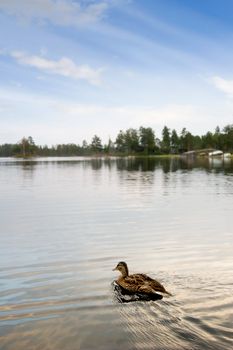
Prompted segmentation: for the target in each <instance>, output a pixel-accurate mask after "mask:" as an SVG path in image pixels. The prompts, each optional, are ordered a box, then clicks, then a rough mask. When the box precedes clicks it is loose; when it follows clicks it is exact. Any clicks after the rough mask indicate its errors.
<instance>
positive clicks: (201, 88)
mask: <svg viewBox="0 0 233 350" xmlns="http://www.w3.org/2000/svg"><path fill="white" fill-rule="evenodd" d="M232 13H233V2H232V1H231V0H221V1H219V0H195V1H194V0H99V1H97V0H96V1H94V0H86V1H84V0H73V1H71V0H34V1H29V0H0V144H1V143H5V142H17V141H18V140H20V139H21V138H22V137H23V136H29V135H31V136H33V138H34V139H35V142H36V143H37V144H49V145H51V144H57V143H68V142H74V143H82V140H83V139H86V140H87V141H90V140H91V138H92V136H93V135H94V134H97V135H99V136H100V137H101V138H102V140H103V142H105V141H107V139H108V137H109V136H110V137H111V138H113V139H114V138H115V136H116V134H117V133H118V131H119V130H120V129H123V130H124V129H126V128H129V127H133V128H138V127H139V126H141V125H143V126H150V127H152V128H154V130H155V133H156V136H157V137H160V134H161V129H162V127H163V126H164V125H167V126H169V127H170V128H175V129H177V131H178V132H179V131H180V130H181V128H182V127H187V129H188V130H190V131H191V132H193V133H198V134H202V133H205V132H206V131H207V130H212V131H213V130H214V129H215V127H216V126H217V125H219V126H220V127H223V126H225V125H226V124H229V123H233V65H232V62H233V21H232Z"/></svg>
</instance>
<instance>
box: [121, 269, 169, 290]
mask: <svg viewBox="0 0 233 350" xmlns="http://www.w3.org/2000/svg"><path fill="white" fill-rule="evenodd" d="M117 282H118V284H119V285H120V286H121V287H122V288H124V289H126V290H128V291H129V292H132V293H135V292H141V293H155V292H161V293H166V294H169V295H171V294H170V293H169V292H167V291H166V289H165V288H164V286H163V285H162V284H161V283H160V282H158V281H156V280H154V279H153V278H151V277H149V276H147V275H145V274H142V273H138V274H134V275H129V276H127V277H124V278H120V279H119V280H118V281H117Z"/></svg>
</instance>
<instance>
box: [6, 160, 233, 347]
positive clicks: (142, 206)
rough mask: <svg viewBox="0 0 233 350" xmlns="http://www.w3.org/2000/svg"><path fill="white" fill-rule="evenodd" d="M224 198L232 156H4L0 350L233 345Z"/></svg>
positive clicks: (232, 241)
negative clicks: (119, 287) (141, 284)
mask: <svg viewBox="0 0 233 350" xmlns="http://www.w3.org/2000/svg"><path fill="white" fill-rule="evenodd" d="M232 204H233V162H232V161H230V160H228V161H227V162H224V163H223V162H222V161H221V160H216V161H214V162H209V161H208V160H202V161H201V162H199V163H193V162H191V161H189V162H187V161H185V160H179V159H173V160H158V159H157V160H155V159H133V158H131V159H105V160H104V159H90V158H89V159H88V158H86V159H85V158H65V159H64V158H47V159H43V158H41V159H35V160H32V161H22V160H13V159H1V160H0V248H1V252H0V349H1V350H3V349H4V350H21V349H24V350H25V349H38V350H41V349H44V350H45V349H50V350H55V349H56V350H73V349H75V350H79V349H84V350H86V349H88V350H89V349H90V350H91V349H97V350H99V349H101V350H102V349H103V350H105V349H106V350H111V349H126V350H127V349H155V350H157V349H165V350H166V349H187V350H190V349H195V350H196V349H197V350H198V349H205V350H206V349H216V350H220V349H221V350H222V349H232V348H233V273H232V272H233V271H232V268H233V254H232V252H233V225H232V212H233V211H232V207H233V205H232ZM120 260H125V261H127V262H128V265H129V269H130V271H131V272H145V273H148V274H150V275H151V276H152V277H155V278H157V279H159V280H160V281H161V282H162V283H163V284H164V285H165V286H166V288H167V289H168V290H169V291H171V292H172V294H173V296H172V297H167V298H164V299H163V300H160V301H153V302H152V301H151V302H134V303H128V304H119V303H118V302H117V301H116V299H115V298H114V293H113V291H112V289H111V282H112V281H113V280H114V279H115V278H116V277H117V272H113V271H112V269H113V268H114V267H115V265H116V263H117V262H118V261H120Z"/></svg>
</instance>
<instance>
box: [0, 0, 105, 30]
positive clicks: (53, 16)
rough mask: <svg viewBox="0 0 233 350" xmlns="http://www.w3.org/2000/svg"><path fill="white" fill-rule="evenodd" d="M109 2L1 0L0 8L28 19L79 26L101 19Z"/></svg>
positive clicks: (103, 0)
mask: <svg viewBox="0 0 233 350" xmlns="http://www.w3.org/2000/svg"><path fill="white" fill-rule="evenodd" d="M108 3H109V1H107V0H102V1H99V2H98V3H90V2H89V3H88V2H87V3H86V4H85V2H83V1H72V0H29V1H28V0H20V1H19V0H0V10H2V11H4V12H5V13H8V14H9V15H14V16H17V17H19V18H24V19H27V20H32V19H36V20H37V21H40V22H41V21H42V22H43V21H49V22H51V23H54V24H56V25H62V26H69V25H71V26H77V25H85V24H89V23H93V22H97V21H99V20H101V19H102V18H103V16H104V14H105V12H106V10H107V9H108V6H109V5H108Z"/></svg>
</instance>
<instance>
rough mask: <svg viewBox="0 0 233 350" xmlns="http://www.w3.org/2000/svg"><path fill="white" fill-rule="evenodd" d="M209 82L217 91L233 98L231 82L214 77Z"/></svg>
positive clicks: (232, 81)
mask: <svg viewBox="0 0 233 350" xmlns="http://www.w3.org/2000/svg"><path fill="white" fill-rule="evenodd" d="M210 81H211V83H212V84H213V85H214V86H215V87H216V88H217V89H219V90H221V91H222V92H224V93H225V94H227V96H228V97H231V98H233V80H226V79H223V78H221V77H218V76H215V77H212V78H211V79H210Z"/></svg>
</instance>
